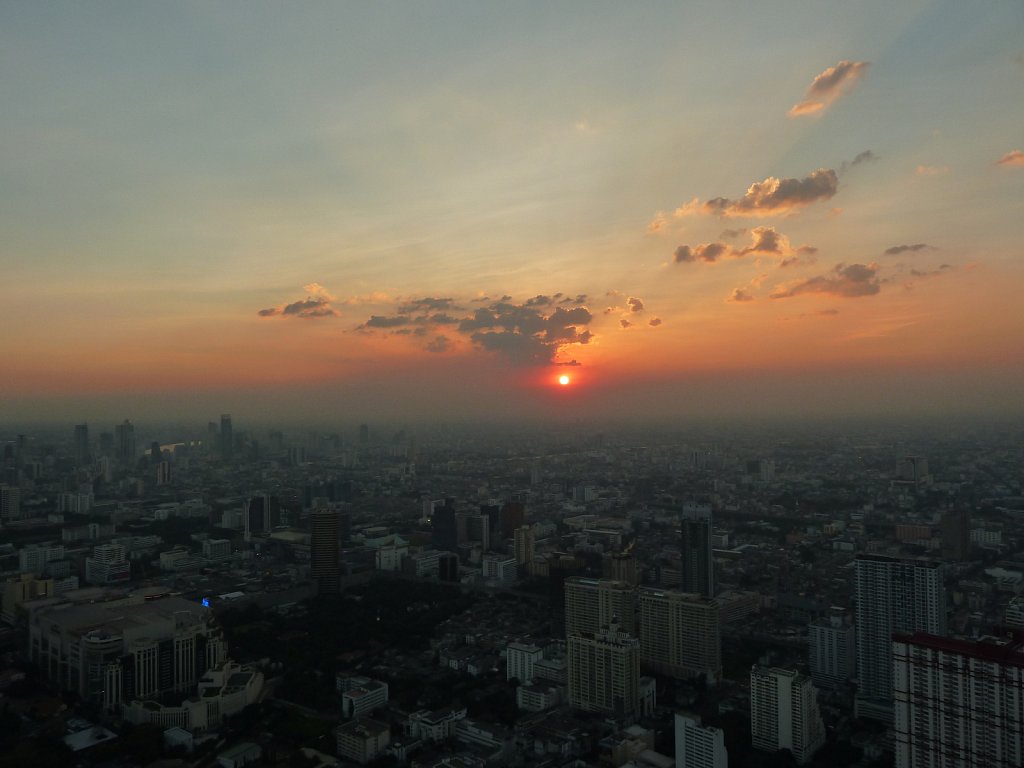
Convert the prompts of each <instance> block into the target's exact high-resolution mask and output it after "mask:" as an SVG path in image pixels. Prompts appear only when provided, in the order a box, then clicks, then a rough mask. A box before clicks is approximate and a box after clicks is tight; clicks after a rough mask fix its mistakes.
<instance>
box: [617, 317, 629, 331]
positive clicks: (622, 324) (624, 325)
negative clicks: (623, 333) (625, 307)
mask: <svg viewBox="0 0 1024 768" xmlns="http://www.w3.org/2000/svg"><path fill="white" fill-rule="evenodd" d="M631 325H632V323H631V322H629V320H626V319H625V318H623V319H622V320H619V327H621V328H623V329H625V328H629V326H631Z"/></svg>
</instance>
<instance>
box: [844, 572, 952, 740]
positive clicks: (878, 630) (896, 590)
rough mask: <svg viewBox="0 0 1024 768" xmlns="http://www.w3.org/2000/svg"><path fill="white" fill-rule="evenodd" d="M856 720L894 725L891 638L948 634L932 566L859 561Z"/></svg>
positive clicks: (941, 593) (938, 577)
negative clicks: (899, 635) (872, 720)
mask: <svg viewBox="0 0 1024 768" xmlns="http://www.w3.org/2000/svg"><path fill="white" fill-rule="evenodd" d="M854 562H855V563H856V569H857V570H856V590H857V625H856V644H857V678H858V681H859V686H858V690H857V715H858V716H860V717H868V718H873V719H878V720H882V721H884V722H891V721H892V636H893V634H895V633H897V632H903V633H905V632H928V633H930V634H933V635H944V634H946V590H945V587H944V585H943V581H942V566H941V564H940V563H937V562H935V561H931V560H924V559H916V558H896V557H886V556H883V555H858V556H857V557H856V559H855V560H854Z"/></svg>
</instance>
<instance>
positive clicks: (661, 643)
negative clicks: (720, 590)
mask: <svg viewBox="0 0 1024 768" xmlns="http://www.w3.org/2000/svg"><path fill="white" fill-rule="evenodd" d="M639 597H640V662H641V664H642V665H643V666H644V668H645V669H647V670H650V671H652V672H656V673H658V674H662V675H668V676H670V677H674V678H677V679H690V678H695V677H699V676H701V675H703V676H704V678H705V680H706V681H707V683H708V684H709V685H714V684H715V683H716V682H718V680H719V678H720V677H721V676H722V642H721V634H720V630H719V617H718V602H717V601H716V600H711V599H708V598H706V597H701V596H700V595H695V594H691V593H687V592H675V591H670V590H663V589H652V588H648V587H642V588H641V589H640V591H639Z"/></svg>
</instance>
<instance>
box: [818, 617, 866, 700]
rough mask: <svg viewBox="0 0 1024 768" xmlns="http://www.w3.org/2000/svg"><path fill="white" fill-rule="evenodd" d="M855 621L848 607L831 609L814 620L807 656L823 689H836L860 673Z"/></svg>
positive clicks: (819, 685)
mask: <svg viewBox="0 0 1024 768" xmlns="http://www.w3.org/2000/svg"><path fill="white" fill-rule="evenodd" d="M854 631H855V630H854V628H853V624H852V623H851V622H850V615H849V612H848V611H847V610H845V609H844V608H835V607H833V608H830V609H829V615H828V616H827V617H825V618H823V619H819V620H818V621H815V622H813V623H812V624H811V625H810V627H808V632H807V651H808V653H807V656H808V659H809V660H810V666H811V679H812V680H814V684H815V685H816V686H818V687H819V688H836V687H838V686H841V685H843V684H845V683H847V682H849V681H850V680H851V679H853V677H854V676H855V674H856V669H857V651H856V643H855V637H854Z"/></svg>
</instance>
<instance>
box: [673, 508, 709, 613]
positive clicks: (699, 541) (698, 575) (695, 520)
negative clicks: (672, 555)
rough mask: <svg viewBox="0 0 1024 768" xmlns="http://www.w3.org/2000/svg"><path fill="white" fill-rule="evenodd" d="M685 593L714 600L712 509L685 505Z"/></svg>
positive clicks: (681, 522)
mask: <svg viewBox="0 0 1024 768" xmlns="http://www.w3.org/2000/svg"><path fill="white" fill-rule="evenodd" d="M679 527H680V536H681V542H680V547H681V552H682V562H681V563H680V568H681V569H682V582H681V583H680V585H679V586H680V588H681V589H682V591H683V592H692V593H695V594H698V595H702V596H703V597H714V596H715V570H714V568H715V564H714V561H713V560H712V559H711V532H712V525H711V505H710V504H693V503H687V504H684V505H683V509H682V511H681V512H680V514H679Z"/></svg>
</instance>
